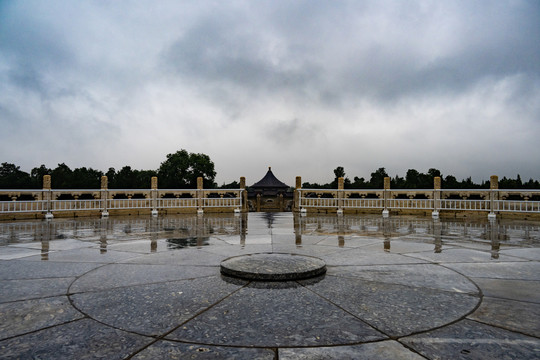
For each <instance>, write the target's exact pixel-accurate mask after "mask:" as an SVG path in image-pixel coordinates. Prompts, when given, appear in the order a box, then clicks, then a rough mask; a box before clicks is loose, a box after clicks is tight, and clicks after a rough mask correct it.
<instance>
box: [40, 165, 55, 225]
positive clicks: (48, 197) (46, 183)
mask: <svg viewBox="0 0 540 360" xmlns="http://www.w3.org/2000/svg"><path fill="white" fill-rule="evenodd" d="M42 200H43V201H44V202H45V206H44V210H46V211H47V212H46V213H45V219H52V218H53V217H54V216H53V214H52V212H51V209H52V204H51V201H52V191H51V175H43V192H42Z"/></svg>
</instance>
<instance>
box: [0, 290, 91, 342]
mask: <svg viewBox="0 0 540 360" xmlns="http://www.w3.org/2000/svg"><path fill="white" fill-rule="evenodd" d="M82 317H83V315H82V314H81V313H80V312H78V311H77V310H75V309H74V308H73V307H72V306H71V304H70V303H69V300H68V298H67V297H66V296H58V297H47V298H43V299H35V300H26V301H18V302H11V303H5V304H0V339H5V338H8V337H10V336H15V335H21V334H25V333H28V332H31V331H35V330H39V329H43V328H46V327H49V326H53V325H58V324H61V323H65V322H68V321H72V320H75V319H80V318H82Z"/></svg>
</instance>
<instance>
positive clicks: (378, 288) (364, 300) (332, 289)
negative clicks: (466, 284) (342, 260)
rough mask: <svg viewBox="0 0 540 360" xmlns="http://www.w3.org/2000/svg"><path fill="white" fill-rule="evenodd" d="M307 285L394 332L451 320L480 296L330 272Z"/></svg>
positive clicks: (397, 333)
mask: <svg viewBox="0 0 540 360" xmlns="http://www.w3.org/2000/svg"><path fill="white" fill-rule="evenodd" d="M325 280H326V281H320V282H317V283H315V284H309V280H306V281H303V282H302V283H305V284H306V286H307V287H308V288H309V289H310V290H312V291H314V292H316V293H317V294H319V295H321V296H322V297H324V298H326V299H328V300H330V301H331V302H332V303H334V304H336V305H338V306H340V307H342V308H343V309H345V310H347V311H348V312H350V313H351V314H353V315H355V316H357V317H359V318H361V319H362V320H364V321H365V322H367V323H368V324H370V325H371V326H373V327H375V328H376V329H378V330H380V331H382V332H383V333H385V334H388V335H390V336H404V335H408V334H412V333H415V332H418V331H425V330H429V329H431V328H434V327H438V326H442V325H445V324H449V323H451V322H453V321H456V320H458V319H459V318H461V317H463V316H465V315H467V314H468V313H469V312H471V311H472V310H473V309H474V308H475V307H476V305H477V304H478V302H479V301H480V299H479V297H478V296H474V295H470V294H463V293H457V292H450V291H442V290H436V289H431V288H426V287H418V286H405V285H400V284H388V283H382V282H375V281H366V280H362V279H354V278H342V277H334V276H328V275H327V276H326V279H325Z"/></svg>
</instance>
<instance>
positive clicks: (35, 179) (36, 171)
mask: <svg viewBox="0 0 540 360" xmlns="http://www.w3.org/2000/svg"><path fill="white" fill-rule="evenodd" d="M51 173H52V170H51V169H49V168H48V167H46V166H45V165H43V164H42V165H41V166H40V167H35V168H33V169H32V171H30V178H31V179H32V187H33V188H35V189H41V188H42V187H43V176H45V175H51Z"/></svg>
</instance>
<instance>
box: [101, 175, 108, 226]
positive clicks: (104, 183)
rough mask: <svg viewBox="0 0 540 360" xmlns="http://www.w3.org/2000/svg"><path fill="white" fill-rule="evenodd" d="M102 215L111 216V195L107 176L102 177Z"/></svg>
mask: <svg viewBox="0 0 540 360" xmlns="http://www.w3.org/2000/svg"><path fill="white" fill-rule="evenodd" d="M100 197H101V199H100V200H101V209H102V210H101V217H107V216H109V209H108V206H107V200H108V197H109V179H108V178H107V177H106V176H102V177H101V191H100Z"/></svg>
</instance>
